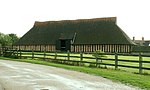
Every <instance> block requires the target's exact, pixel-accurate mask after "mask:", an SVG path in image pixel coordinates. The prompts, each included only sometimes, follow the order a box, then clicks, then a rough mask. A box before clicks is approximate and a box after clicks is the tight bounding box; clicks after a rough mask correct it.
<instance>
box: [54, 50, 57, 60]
mask: <svg viewBox="0 0 150 90" xmlns="http://www.w3.org/2000/svg"><path fill="white" fill-rule="evenodd" d="M54 59H55V60H56V59H57V51H56V52H55V57H54Z"/></svg>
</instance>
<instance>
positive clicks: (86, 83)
mask: <svg viewBox="0 0 150 90" xmlns="http://www.w3.org/2000/svg"><path fill="white" fill-rule="evenodd" d="M1 86H2V87H1ZM137 89H138V88H135V87H131V86H126V85H124V84H121V83H115V82H112V81H111V80H108V79H105V78H102V77H99V76H94V75H88V74H84V73H80V72H76V71H69V70H65V69H60V68H55V67H50V66H43V65H36V64H30V63H24V62H15V61H4V60H0V90H137Z"/></svg>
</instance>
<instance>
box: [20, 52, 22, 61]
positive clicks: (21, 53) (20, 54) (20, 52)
mask: <svg viewBox="0 0 150 90" xmlns="http://www.w3.org/2000/svg"><path fill="white" fill-rule="evenodd" d="M21 56H22V53H21V50H20V59H21Z"/></svg>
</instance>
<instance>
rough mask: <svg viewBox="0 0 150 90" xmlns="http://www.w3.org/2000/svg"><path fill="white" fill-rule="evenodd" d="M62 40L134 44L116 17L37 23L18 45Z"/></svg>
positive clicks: (77, 42)
mask: <svg viewBox="0 0 150 90" xmlns="http://www.w3.org/2000/svg"><path fill="white" fill-rule="evenodd" d="M61 38H63V39H73V38H74V44H134V43H133V42H132V40H131V39H130V38H129V37H128V36H127V35H126V34H125V33H124V32H123V31H122V30H121V29H120V28H119V27H118V26H117V25H116V18H115V17H112V18H96V19H80V20H63V21H47V22H35V24H34V26H33V28H31V30H29V31H28V32H27V33H26V34H25V35H24V36H23V37H22V38H21V39H20V40H19V41H18V42H17V43H16V44H17V45H30V44H55V43H56V40H58V39H61Z"/></svg>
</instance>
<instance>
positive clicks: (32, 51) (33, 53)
mask: <svg viewBox="0 0 150 90" xmlns="http://www.w3.org/2000/svg"><path fill="white" fill-rule="evenodd" d="M32 59H34V50H33V49H32Z"/></svg>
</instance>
